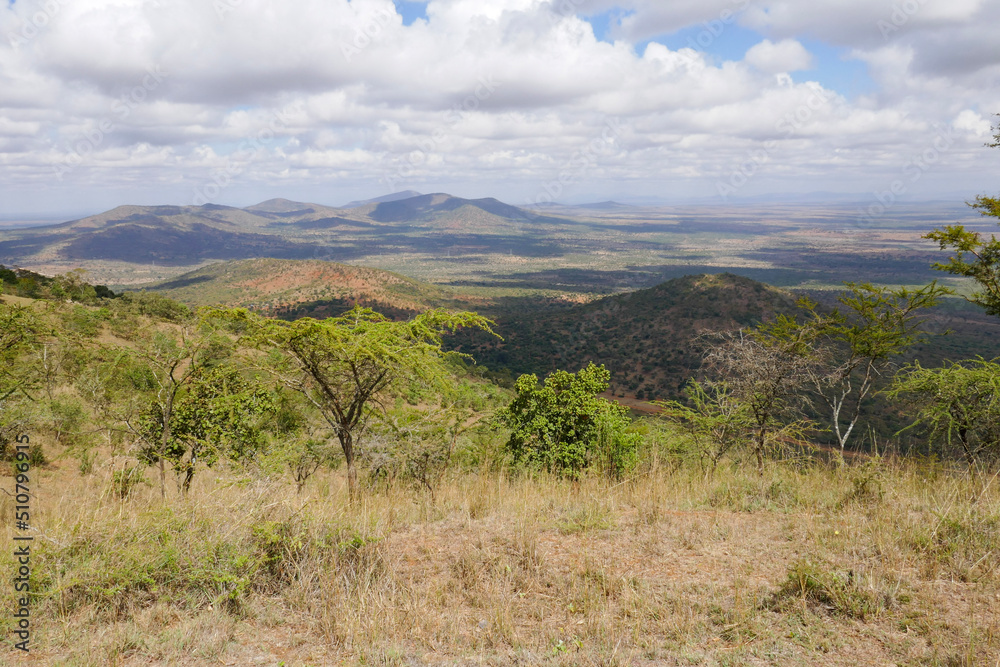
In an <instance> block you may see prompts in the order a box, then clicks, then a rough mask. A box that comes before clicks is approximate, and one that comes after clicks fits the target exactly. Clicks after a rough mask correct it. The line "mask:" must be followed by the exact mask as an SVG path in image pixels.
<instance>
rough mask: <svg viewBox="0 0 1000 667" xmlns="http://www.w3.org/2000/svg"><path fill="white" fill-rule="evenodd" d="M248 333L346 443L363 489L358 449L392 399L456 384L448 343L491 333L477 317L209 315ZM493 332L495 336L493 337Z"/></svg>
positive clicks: (353, 476)
mask: <svg viewBox="0 0 1000 667" xmlns="http://www.w3.org/2000/svg"><path fill="white" fill-rule="evenodd" d="M208 312H209V313H210V314H214V315H218V316H221V317H223V318H225V319H228V320H230V321H232V322H234V323H236V324H237V325H239V326H240V327H242V328H243V329H244V331H245V334H244V338H243V340H244V341H245V342H247V343H248V344H250V345H253V346H256V347H259V348H263V349H267V350H272V351H276V352H278V353H279V355H278V356H277V357H273V358H272V359H271V362H272V363H271V365H270V368H271V370H272V371H273V372H275V373H276V374H277V375H278V376H279V378H280V379H281V381H282V382H283V383H284V385H285V386H286V387H289V388H291V389H293V390H296V391H298V392H300V393H301V394H302V395H303V396H305V397H306V398H307V399H308V401H309V402H310V403H311V404H312V405H313V406H314V407H315V408H316V410H317V411H318V412H319V413H320V415H322V417H323V419H324V420H325V421H326V422H327V424H328V425H329V426H330V428H331V429H332V430H333V432H334V433H335V434H336V436H337V439H338V440H339V441H340V445H341V449H342V450H343V452H344V458H345V459H346V461H347V470H348V480H349V484H350V487H351V489H352V490H356V486H357V472H356V469H355V459H356V456H357V451H356V442H357V439H358V438H359V436H360V435H362V434H363V433H364V431H365V429H366V428H367V426H368V423H369V421H370V418H371V416H372V415H373V414H374V412H376V411H379V410H381V409H384V404H383V402H382V401H383V400H384V399H385V398H386V393H387V392H388V391H389V390H390V389H391V388H393V387H394V386H395V385H397V383H399V382H400V381H401V380H403V379H404V378H408V377H413V376H416V377H419V378H421V380H423V381H424V382H426V383H429V384H432V385H433V384H441V383H443V382H444V379H445V378H446V377H448V372H447V369H446V368H445V366H444V364H443V357H444V352H443V351H442V349H441V337H442V335H443V334H444V333H445V332H449V331H455V330H457V329H460V328H463V327H474V328H479V329H483V330H485V331H490V332H491V330H490V324H492V323H491V322H490V321H489V320H487V319H486V318H484V317H481V316H479V315H477V314H475V313H469V312H459V313H449V312H445V311H442V310H431V311H428V312H426V313H423V314H420V315H417V316H416V317H414V318H413V319H412V320H409V321H407V322H392V321H390V320H388V319H386V318H385V317H383V316H382V315H380V314H378V313H376V312H374V311H372V310H370V309H367V308H359V307H355V308H354V309H353V310H351V311H349V312H347V313H345V314H344V315H342V316H340V317H331V318H328V319H326V320H315V319H312V318H303V319H301V320H296V321H294V322H284V321H281V320H268V319H265V318H262V317H260V316H258V315H255V314H253V313H250V312H249V311H247V310H244V309H234V310H215V311H208ZM491 333H492V332H491Z"/></svg>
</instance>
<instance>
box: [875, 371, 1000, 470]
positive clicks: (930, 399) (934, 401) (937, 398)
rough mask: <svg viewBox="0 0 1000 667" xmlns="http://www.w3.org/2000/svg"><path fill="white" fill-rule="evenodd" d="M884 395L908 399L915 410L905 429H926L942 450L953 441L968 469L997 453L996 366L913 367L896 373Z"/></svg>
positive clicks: (999, 406) (999, 382)
mask: <svg viewBox="0 0 1000 667" xmlns="http://www.w3.org/2000/svg"><path fill="white" fill-rule="evenodd" d="M888 395H889V396H890V397H891V398H900V397H904V398H908V399H909V400H910V401H911V403H912V404H913V405H914V406H915V407H916V409H917V415H916V419H915V420H914V422H913V424H911V425H910V426H908V427H907V429H911V428H915V427H924V428H926V429H927V430H928V431H929V432H930V437H931V440H932V442H935V441H937V442H940V443H941V445H943V446H944V447H945V448H946V449H951V448H952V446H953V445H954V444H955V443H956V442H957V443H958V445H959V446H960V447H961V450H962V453H963V454H964V456H965V459H966V462H967V463H968V464H969V465H970V466H972V465H974V464H975V462H976V461H977V460H978V459H980V458H981V457H983V456H985V455H991V456H994V457H995V456H997V455H1000V365H998V364H997V363H996V362H990V361H984V360H983V359H981V358H980V359H975V360H970V361H959V362H946V363H945V365H944V366H942V367H941V368H923V367H922V366H921V365H920V364H919V363H914V364H913V365H911V366H909V367H907V368H905V369H903V370H902V371H900V373H898V374H897V376H896V378H895V380H894V382H893V385H892V387H891V388H890V390H889V391H888ZM907 429H904V430H907Z"/></svg>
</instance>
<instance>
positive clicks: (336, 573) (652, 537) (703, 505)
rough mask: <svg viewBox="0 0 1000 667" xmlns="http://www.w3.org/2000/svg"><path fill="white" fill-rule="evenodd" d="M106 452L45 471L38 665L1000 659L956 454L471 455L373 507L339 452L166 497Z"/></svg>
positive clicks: (992, 506) (984, 493) (980, 488)
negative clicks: (283, 478) (695, 464)
mask: <svg viewBox="0 0 1000 667" xmlns="http://www.w3.org/2000/svg"><path fill="white" fill-rule="evenodd" d="M120 465H121V464H120V463H119V464H118V466H119V467H120ZM110 472H111V471H110V466H109V462H108V461H107V460H104V461H103V462H99V463H98V465H97V466H96V467H95V472H94V474H91V475H89V476H86V477H81V476H80V475H79V474H78V473H77V472H76V471H75V470H73V469H72V466H70V465H69V464H68V463H66V464H65V465H64V466H63V467H62V469H60V468H59V467H58V466H56V467H54V468H53V469H50V470H48V471H46V472H44V473H43V475H42V478H41V481H40V483H37V482H36V484H35V491H36V493H37V497H36V499H35V510H34V511H35V517H36V519H35V523H36V524H37V526H38V528H39V536H38V539H37V540H36V541H35V543H34V544H35V545H36V550H37V552H36V554H35V560H34V563H33V565H34V568H35V576H36V580H35V584H36V586H37V587H38V588H39V589H40V590H39V598H38V599H37V600H36V601H35V615H34V623H35V629H36V634H35V636H34V640H35V642H36V643H35V647H36V648H35V650H34V651H33V652H32V654H31V657H30V659H29V660H27V661H25V664H35V665H101V666H103V665H149V664H178V665H201V664H224V665H254V664H259V665H279V664H285V665H330V664H364V665H425V664H427V665H432V664H485V665H534V664H544V665H645V664H650V665H652V664H658V665H659V664H664V665H701V664H704V665H769V664H773V665H815V664H824V665H852V666H856V665H889V664H896V665H997V664H1000V572H998V562H1000V488H998V485H1000V484H998V481H997V480H996V479H995V478H990V477H987V476H980V477H977V478H974V479H969V478H967V477H965V476H962V475H959V474H954V473H951V472H949V471H947V470H945V469H944V468H942V467H941V466H940V465H936V464H927V465H918V464H914V463H908V464H897V463H889V462H881V463H873V464H866V465H864V466H859V467H854V468H851V469H848V470H846V471H843V472H837V471H831V470H827V469H825V468H820V467H817V468H802V469H795V468H791V467H778V466H775V467H773V468H772V469H770V470H769V471H768V472H767V474H766V475H765V476H764V477H763V478H758V477H757V476H756V475H755V474H752V473H748V474H741V473H738V472H733V471H732V470H720V472H719V473H718V474H717V475H716V477H715V479H714V480H706V479H705V478H704V477H703V476H702V475H701V474H700V473H698V472H697V471H690V472H688V471H685V470H682V471H680V472H675V473H673V474H668V473H667V472H662V473H661V472H657V471H653V472H649V473H647V474H644V475H642V476H640V477H638V478H637V479H635V480H633V481H630V482H627V483H621V484H617V485H610V484H608V483H606V482H604V481H602V480H598V479H588V480H585V481H583V482H582V483H579V484H576V485H574V484H571V483H568V482H561V481H558V480H554V479H549V478H539V479H516V480H510V479H505V478H502V477H497V476H493V475H488V474H484V475H475V474H470V475H462V476H456V477H455V478H453V479H451V480H449V481H447V482H446V483H445V484H443V486H442V487H441V488H440V489H439V490H438V491H437V494H436V499H435V501H434V502H432V501H431V499H430V497H429V496H428V495H426V494H421V493H416V492H414V491H412V490H410V489H407V488H394V489H389V490H383V491H378V492H375V491H373V492H371V493H369V494H368V495H366V496H365V497H363V498H362V499H361V500H360V501H359V502H358V503H356V504H355V505H353V506H352V505H350V504H349V503H348V501H347V496H346V489H345V488H344V483H343V480H342V479H341V477H339V476H338V475H337V474H336V473H332V474H330V475H329V476H327V477H321V478H319V479H316V480H313V482H312V483H311V484H310V486H309V487H307V490H306V492H304V493H303V494H302V495H296V493H295V491H294V488H293V487H292V486H291V485H289V484H285V483H283V482H281V483H279V482H273V481H272V482H269V481H262V480H250V479H240V478H238V477H236V476H233V475H230V474H225V473H223V474H219V475H218V476H215V475H207V474H206V475H203V476H202V478H201V479H200V480H197V479H196V482H195V488H194V489H193V491H192V495H191V497H190V499H188V500H184V499H181V498H172V499H168V502H167V503H166V505H163V504H161V503H160V501H159V499H158V493H159V492H158V490H157V489H154V488H149V487H139V489H138V490H137V491H136V492H135V493H134V494H133V495H132V496H131V497H130V498H129V499H127V500H125V501H122V500H121V499H119V498H118V497H116V496H115V495H114V494H113V493H110V492H109V488H110ZM3 502H4V503H5V504H4V505H3V507H2V508H0V513H2V518H3V522H4V527H3V531H4V532H5V533H6V535H7V537H8V538H10V537H11V536H12V529H11V526H10V523H11V515H10V507H9V503H8V502H7V498H6V496H4V497H3ZM8 544H10V542H8ZM9 551H10V550H5V552H7V553H5V554H4V555H3V556H2V560H3V562H2V563H0V568H2V569H3V571H11V568H12V564H11V561H10V554H9ZM12 595H13V594H12V591H10V587H9V586H6V587H4V599H3V601H2V604H3V606H4V608H6V609H11V608H12V605H13V600H12ZM4 622H7V623H9V620H8V619H4ZM4 630H5V636H6V637H9V636H10V635H9V633H7V632H6V630H9V628H8V627H5V628H4ZM7 641H8V644H9V639H8V640H7ZM5 654H6V658H7V659H8V661H10V660H14V659H16V658H17V656H14V655H13V653H12V652H8V651H5Z"/></svg>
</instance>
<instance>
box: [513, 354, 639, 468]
mask: <svg viewBox="0 0 1000 667" xmlns="http://www.w3.org/2000/svg"><path fill="white" fill-rule="evenodd" d="M610 378H611V373H610V372H609V371H608V370H607V369H606V368H605V367H604V366H595V365H594V364H593V363H591V364H589V365H588V366H587V367H586V368H584V369H582V370H581V371H580V372H579V373H576V374H574V373H569V372H567V371H556V372H555V373H553V374H551V375H549V376H548V377H547V378H545V382H544V384H541V385H540V384H539V383H538V376H536V375H522V376H521V377H520V378H518V380H517V382H516V384H515V385H514V394H515V395H514V400H513V401H511V403H510V405H508V406H507V407H506V408H504V409H503V410H501V411H500V412H499V413H498V414H497V417H496V420H497V423H498V424H500V425H502V426H505V427H507V428H509V429H510V430H511V433H510V438H509V439H508V440H507V445H506V447H507V450H508V451H509V452H510V454H511V456H512V457H513V460H514V462H515V463H520V462H525V463H528V464H533V465H538V466H541V467H542V468H544V469H545V470H547V471H549V472H553V473H555V474H558V475H564V476H567V477H571V478H576V477H578V476H579V475H580V473H581V472H582V471H584V470H586V469H588V468H590V467H591V466H593V465H599V466H600V467H601V468H602V469H603V470H604V472H605V473H606V474H607V475H609V476H612V477H619V476H621V475H623V474H624V473H626V472H628V471H629V470H631V469H632V468H633V467H634V465H635V462H636V454H637V451H638V445H639V436H638V435H637V434H635V433H630V432H628V427H629V425H630V422H631V420H630V419H629V416H628V409H627V408H625V407H624V406H621V405H619V404H617V403H612V402H611V401H609V400H607V399H605V398H602V397H601V396H599V394H601V393H603V392H605V391H607V390H608V386H609V380H610Z"/></svg>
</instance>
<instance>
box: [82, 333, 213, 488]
mask: <svg viewBox="0 0 1000 667" xmlns="http://www.w3.org/2000/svg"><path fill="white" fill-rule="evenodd" d="M231 347H232V343H231V341H228V340H227V339H226V338H225V337H223V336H221V335H220V334H219V333H218V332H217V331H215V330H214V329H212V328H211V327H209V326H206V325H205V324H200V325H197V326H196V325H182V326H163V325H162V323H156V322H152V321H149V322H145V323H144V324H143V325H141V326H140V327H139V328H138V329H135V330H131V331H130V340H129V344H127V345H113V346H107V347H105V348H104V349H103V350H101V351H100V352H99V355H100V357H101V358H100V359H99V360H98V365H99V367H100V369H101V370H102V372H101V373H100V374H99V375H98V376H96V377H95V376H91V375H89V374H88V378H87V380H88V382H87V383H86V384H88V385H89V386H88V387H87V391H86V392H85V393H86V394H88V395H89V397H90V398H91V400H92V401H94V403H95V404H96V406H98V407H99V408H101V409H102V410H104V411H105V412H106V415H107V416H109V417H113V418H114V419H115V420H116V421H117V422H118V423H119V424H120V425H121V427H123V428H124V429H125V430H126V431H127V432H128V433H130V434H132V435H133V436H134V437H136V438H138V440H139V441H140V442H141V443H142V446H141V447H140V451H142V452H143V453H144V455H145V456H146V458H148V459H149V460H151V461H153V462H155V463H158V464H159V468H160V497H161V498H165V497H166V461H167V460H169V456H168V452H169V451H171V448H172V446H173V445H174V442H175V441H174V437H173V433H172V429H173V426H174V424H175V423H176V422H177V419H176V417H175V414H174V412H175V410H176V408H177V404H178V399H179V398H180V397H181V396H182V395H183V393H184V392H185V390H186V389H187V388H188V387H190V386H191V385H192V384H193V383H194V382H195V381H196V380H197V379H199V378H200V377H202V374H203V373H204V372H205V370H206V369H207V368H209V367H211V366H214V365H217V364H218V363H219V362H220V360H221V359H222V358H224V357H225V356H227V355H228V354H229V353H230V349H231ZM95 381H96V384H95ZM151 424H159V426H158V427H153V426H152V425H151Z"/></svg>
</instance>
